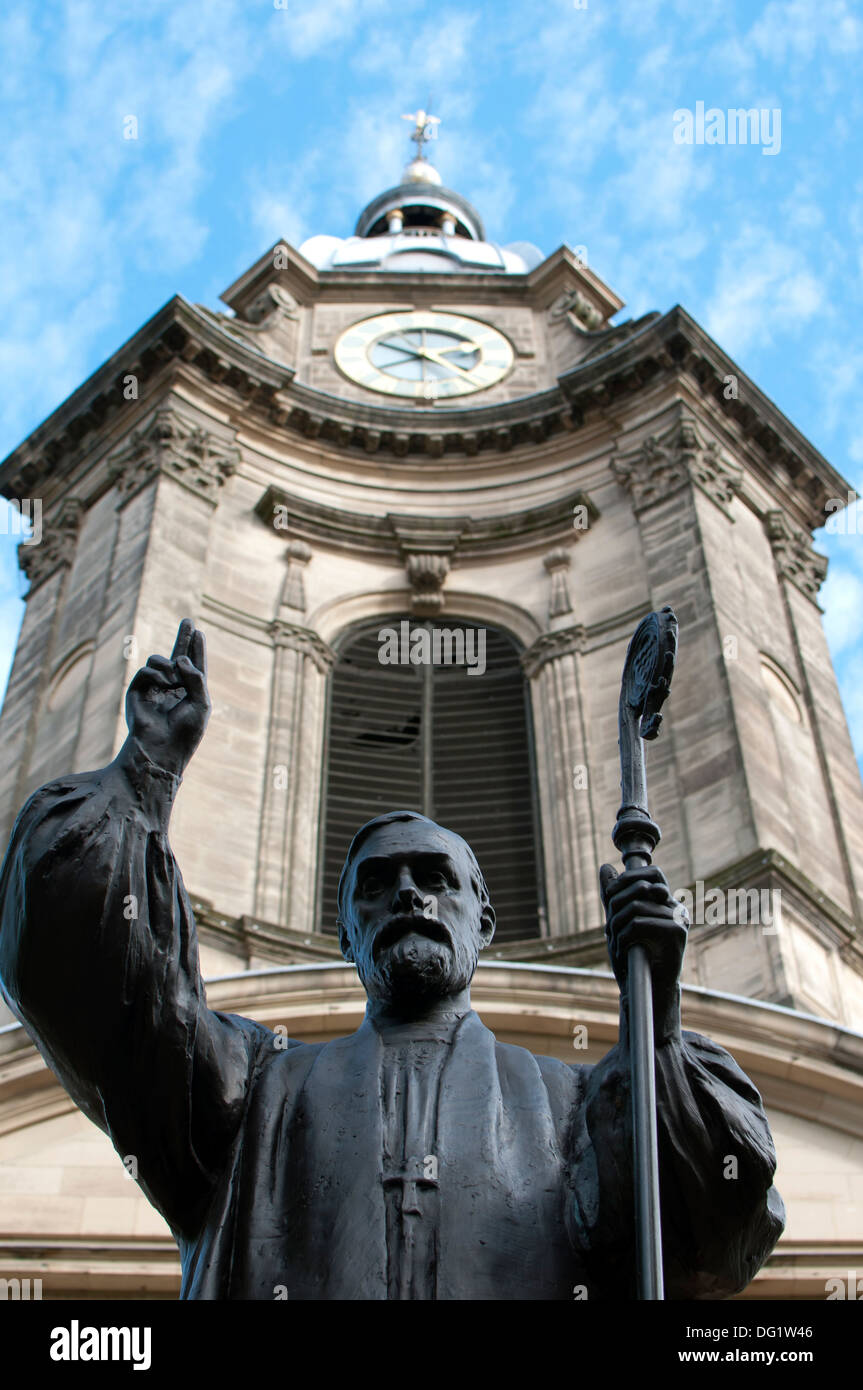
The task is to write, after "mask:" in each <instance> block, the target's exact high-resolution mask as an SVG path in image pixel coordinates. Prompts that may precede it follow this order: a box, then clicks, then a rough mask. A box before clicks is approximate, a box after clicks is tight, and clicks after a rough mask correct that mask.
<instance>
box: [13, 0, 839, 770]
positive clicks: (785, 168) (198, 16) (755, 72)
mask: <svg viewBox="0 0 863 1390" xmlns="http://www.w3.org/2000/svg"><path fill="white" fill-rule="evenodd" d="M0 44H2V51H3V52H4V54H5V55H6V61H5V62H4V64H3V65H2V69H0V130H2V142H0V149H2V159H0V209H2V212H0V215H2V226H3V236H2V245H0V389H2V395H0V400H2V411H0V435H2V437H0V457H4V456H5V455H6V453H8V452H9V450H11V449H12V448H14V447H15V446H16V445H17V444H18V443H19V442H20V441H21V439H22V438H24V437H25V436H26V435H27V434H28V433H29V432H30V430H32V429H33V428H34V427H35V426H36V425H37V424H38V423H39V422H40V421H41V420H42V419H43V418H44V416H45V415H46V414H47V413H48V412H49V411H50V410H52V409H53V408H54V407H55V406H56V405H58V404H59V403H60V402H61V401H62V400H63V399H64V398H65V397H66V396H67V395H68V394H69V393H70V392H71V391H72V390H74V388H75V387H76V386H77V385H79V383H80V382H81V381H82V380H84V378H86V377H87V376H88V375H89V373H90V372H92V371H93V370H94V369H95V368H96V367H97V366H98V365H99V364H100V363H101V362H102V361H103V360H104V359H105V358H106V357H108V356H109V355H110V354H111V353H112V352H113V351H114V350H115V349H116V348H117V347H119V346H120V344H121V343H122V342H123V341H124V340H125V339H126V338H128V337H129V336H130V335H131V334H132V333H133V332H134V331H135V330H136V329H137V328H138V327H139V326H140V325H141V324H142V323H143V322H144V321H145V320H146V319H147V318H149V317H150V315H151V314H152V313H153V312H154V311H155V310H156V309H157V308H158V307H159V306H160V305H161V304H163V303H164V302H165V300H166V299H168V298H169V297H170V296H171V295H172V294H174V293H176V292H179V293H181V294H183V295H184V296H185V297H186V298H187V299H189V300H192V301H196V302H200V303H205V304H208V305H210V306H212V307H218V295H219V293H220V291H221V290H223V289H224V288H225V287H226V286H227V285H229V284H230V283H231V281H232V280H233V279H234V278H235V277H236V276H237V275H238V274H239V273H240V272H241V271H242V270H244V269H245V268H246V267H247V266H248V265H250V264H251V263H252V262H253V261H254V260H256V259H257V257H258V256H259V255H260V254H261V253H262V252H263V251H264V250H266V249H267V248H268V247H269V246H270V245H271V244H272V243H273V242H274V241H276V240H277V239H279V238H280V237H285V238H286V239H288V240H289V241H291V242H293V243H294V244H295V245H298V244H299V243H300V242H301V241H302V240H303V239H304V238H305V237H307V236H310V235H312V234H314V233H316V232H329V233H332V234H334V235H338V236H345V235H349V234H350V232H351V231H352V230H353V223H354V220H355V218H356V214H357V212H358V211H359V209H360V207H361V206H362V205H363V203H364V202H366V201H367V200H368V199H370V198H371V197H372V196H374V194H376V193H378V192H380V191H381V190H382V189H384V188H386V187H389V186H390V185H391V184H393V183H394V182H396V181H397V176H398V174H399V171H400V169H401V167H402V165H403V163H404V162H405V159H406V157H407V154H408V151H409V149H410V146H409V144H408V141H407V139H406V135H407V131H408V127H407V125H406V123H405V122H403V121H401V120H400V116H401V114H402V112H407V111H414V110H416V108H417V106H418V105H424V104H425V102H426V99H427V97H428V95H429V93H430V92H431V93H432V94H433V107H434V110H435V111H436V112H437V113H438V114H439V115H440V116H441V117H442V122H443V124H442V127H441V134H440V139H439V140H438V142H437V143H436V144H435V145H433V146H432V151H433V157H434V160H435V162H436V164H437V165H438V167H439V169H440V170H441V173H442V175H443V177H444V181H445V182H446V183H447V184H448V185H449V186H450V187H453V188H455V189H457V190H458V191H460V192H461V193H463V194H465V195H466V196H467V197H468V198H470V199H471V200H472V201H473V202H474V203H475V204H476V205H477V206H478V207H479V209H480V211H481V213H482V214H483V216H484V218H485V222H486V228H487V233H488V235H489V237H490V238H491V239H493V240H495V241H500V242H502V243H504V244H505V243H507V242H510V241H518V240H527V241H532V242H534V243H535V244H536V245H538V246H539V247H541V248H542V250H543V251H544V252H546V253H548V252H551V251H553V250H554V249H555V248H556V247H557V246H558V245H560V243H561V242H567V243H569V244H570V245H571V246H583V247H586V248H587V256H588V260H589V263H590V265H591V266H592V267H593V268H594V269H595V270H596V271H597V272H598V273H599V274H600V275H601V276H602V278H603V279H604V280H606V281H607V282H608V283H609V284H610V285H611V286H612V287H613V288H614V289H615V290H617V291H618V293H619V294H621V295H622V297H623V298H624V299H625V300H626V301H627V308H626V309H625V310H624V316H627V317H628V316H629V315H638V314H641V313H643V312H645V311H646V310H648V309H653V308H657V309H661V310H665V309H668V308H670V307H671V305H672V304H674V303H681V304H683V305H684V307H685V308H686V309H687V310H688V311H689V312H690V313H691V314H692V315H693V316H694V317H695V318H696V319H697V320H698V321H699V322H700V323H701V324H703V326H704V327H705V328H706V329H707V330H708V332H710V333H711V334H712V335H713V336H714V337H715V338H716V339H717V340H718V342H719V343H720V344H721V345H722V347H723V348H725V350H726V351H727V352H729V353H730V354H731V356H732V357H734V358H735V359H736V360H737V361H738V363H739V364H740V366H741V367H742V368H743V370H744V371H746V372H747V373H748V374H749V375H750V376H751V377H753V378H754V380H755V381H756V382H757V383H758V385H759V386H760V387H761V389H762V390H763V391H765V392H766V393H767V395H768V396H770V397H771V398H772V399H773V400H774V401H775V402H776V404H777V405H778V406H779V408H780V409H781V410H783V411H784V412H785V413H786V414H787V415H788V416H789V417H790V419H791V420H792V421H793V422H794V424H795V425H797V426H798V428H799V429H801V430H802V431H803V433H804V434H805V435H807V436H808V437H809V438H810V439H811V440H812V442H813V443H814V444H815V445H816V446H817V447H818V448H819V449H820V450H821V451H822V453H824V454H825V455H826V456H827V457H828V458H829V459H830V460H831V462H832V463H833V464H834V465H835V467H836V468H837V469H838V470H839V471H840V473H842V474H844V476H845V477H846V478H847V479H848V480H849V483H850V484H851V485H852V487H854V488H856V489H857V491H858V492H863V408H861V399H863V344H861V339H860V334H859V332H858V324H859V322H860V319H861V300H863V253H861V232H863V168H861V159H860V153H861V147H863V142H861V139H860V134H859V132H860V129H861V115H863V84H861V83H860V80H859V73H860V69H861V60H863V16H861V14H860V12H859V11H857V10H856V8H855V5H854V4H853V3H850V2H846V0H820V3H813V0H770V3H767V4H757V3H751V2H750V3H745V0H744V2H743V3H734V0H587V2H586V4H585V3H583V0H575V3H574V2H573V0H538V3H531V4H526V3H525V0H495V3H478V4H450V3H447V0H440V2H439V3H437V4H424V3H419V0H398V2H396V0H146V3H144V0H94V3H89V0H67V3H62V0H57V2H56V3H54V4H51V5H48V6H36V5H33V3H32V0H24V3H19V0H6V4H5V6H4V10H3V14H2V16H0ZM699 101H702V102H704V103H705V106H706V107H707V108H711V107H715V108H719V109H720V110H723V111H725V110H727V109H729V108H736V107H747V108H750V107H756V108H763V109H766V110H768V111H771V112H772V111H774V110H777V109H778V110H779V111H780V112H781V141H780V144H779V148H778V150H777V152H776V153H775V154H765V153H764V152H763V149H762V147H761V146H759V145H751V144H750V145H740V144H738V145H730V144H689V145H683V144H677V143H675V140H674V128H675V122H674V112H675V111H676V110H678V109H681V108H686V109H689V110H692V111H694V110H695V108H696V103H697V102H699ZM129 115H134V116H135V117H136V118H137V122H138V138H137V139H136V140H129V139H124V138H123V131H124V121H125V118H126V117H127V116H129ZM0 505H3V504H0ZM0 525H2V514H0ZM6 529H7V530H11V523H9V522H7V525H6ZM845 529H846V531H848V530H850V528H849V527H846V528H845ZM816 540H817V543H818V546H819V548H820V549H821V550H823V551H824V552H825V553H826V554H827V555H829V557H830V573H829V576H828V579H827V583H826V585H825V587H824V589H823V591H822V603H823V606H824V608H825V610H826V616H825V622H826V625H827V632H828V638H829V641H830V647H831V651H832V654H833V659H834V662H835V665H836V669H837V674H838V676H839V682H840V688H841V690H842V695H843V699H844V702H845V708H846V711H847V713H848V717H849V721H850V723H851V727H852V734H853V737H854V741H855V747H856V751H857V754H858V757H859V756H861V755H863V648H861V643H860V640H859V621H860V619H859V615H860V614H861V612H863V517H861V518H860V520H859V525H858V527H857V528H856V532H855V533H854V534H832V535H829V534H826V533H824V532H822V533H819V535H818V536H817V537H816ZM15 544H16V543H15V540H14V538H13V537H12V536H11V535H0V685H2V686H5V682H6V676H7V671H8V665H9V662H10V660H11V654H12V650H13V647H14V643H15V638H16V634H17V630H18V626H19V624H20V618H21V612H22V603H21V598H20V595H21V593H22V591H23V588H24V581H23V578H22V577H21V576H20V575H19V574H18V571H17V561H16V556H15Z"/></svg>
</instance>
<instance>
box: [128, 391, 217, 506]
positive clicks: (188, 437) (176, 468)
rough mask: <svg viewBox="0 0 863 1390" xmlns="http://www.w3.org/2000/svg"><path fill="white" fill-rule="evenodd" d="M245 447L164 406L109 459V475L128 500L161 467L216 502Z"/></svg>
mask: <svg viewBox="0 0 863 1390" xmlns="http://www.w3.org/2000/svg"><path fill="white" fill-rule="evenodd" d="M239 463H240V451H239V449H237V448H235V447H234V446H233V445H225V444H222V443H221V441H219V440H217V439H216V438H215V437H214V436H213V435H212V434H210V433H209V432H208V431H207V430H204V429H201V428H200V427H199V426H197V425H189V424H188V423H187V422H186V421H184V420H183V419H182V418H181V417H180V416H179V415H178V414H177V413H176V411H174V410H171V409H170V408H165V409H164V410H159V411H157V412H156V415H155V416H154V418H153V419H152V420H151V421H150V422H149V423H148V424H147V425H145V426H144V427H143V428H142V429H140V430H135V432H134V433H133V435H132V438H131V439H130V440H129V442H128V443H127V444H126V445H125V446H124V447H123V448H121V450H120V452H119V453H118V454H117V455H116V456H115V457H114V459H113V460H112V461H111V463H110V465H109V476H110V478H111V480H112V481H113V482H114V483H115V485H116V487H117V490H118V492H119V495H120V500H119V505H120V506H124V505H125V503H126V502H128V501H129V499H130V498H131V497H134V496H135V494H136V493H138V492H140V490H141V489H142V488H143V487H146V486H147V484H148V483H150V482H151V481H152V480H153V478H155V477H156V476H157V475H158V474H159V473H165V474H167V475H168V476H169V477H172V478H174V479H175V481H176V482H178V483H180V484H181V486H182V487H185V488H188V490H189V491H190V492H194V493H195V494H196V495H197V496H198V497H204V498H206V500H207V501H208V502H212V503H213V504H215V503H216V502H217V501H218V497H219V489H220V488H221V487H222V486H223V484H224V483H225V480H226V479H227V478H230V477H231V475H232V474H233V473H236V471H237V468H238V467H239Z"/></svg>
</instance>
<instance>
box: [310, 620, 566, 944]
mask: <svg viewBox="0 0 863 1390" xmlns="http://www.w3.org/2000/svg"><path fill="white" fill-rule="evenodd" d="M421 632H422V633H424V634H425V637H420V636H419V634H420V633H421ZM388 634H389V635H388ZM411 652H413V654H414V658H415V660H414V661H413V662H412V661H411V659H410V657H411ZM424 655H425V656H427V657H428V658H429V659H428V660H425V661H422V660H419V661H417V660H416V658H417V657H422V656H424ZM518 657H519V653H518V649H517V647H516V644H515V642H514V641H513V639H512V638H511V637H509V636H508V635H507V634H506V633H504V632H502V631H500V630H499V629H497V628H491V627H480V626H479V625H478V624H476V623H473V622H465V621H462V620H461V619H458V618H453V617H449V616H447V618H446V621H445V622H443V621H441V620H438V622H437V623H435V624H432V623H431V622H424V621H420V620H418V619H416V618H404V617H403V616H399V617H395V618H379V619H375V621H374V622H373V623H366V624H363V626H362V627H356V628H353V629H352V630H351V631H350V632H349V633H348V634H347V635H346V636H345V638H344V640H343V642H342V644H341V645H340V651H339V659H338V661H337V663H336V666H335V668H334V670H333V674H332V677H331V686H330V699H329V719H328V738H327V750H326V760H325V787H324V795H325V803H324V833H323V844H322V855H321V860H322V872H321V883H320V891H319V901H320V921H321V929H322V930H323V931H333V930H334V923H335V919H336V913H337V905H336V890H337V886H338V880H339V873H340V871H341V867H342V863H343V862H344V857H345V854H346V852H347V848H348V845H349V844H350V841H351V838H352V836H353V835H354V833H355V831H356V830H358V829H359V827H360V826H361V825H362V824H363V823H364V822H365V821H367V820H370V819H371V818H372V817H373V816H377V815H380V814H381V813H382V812H384V811H394V810H411V811H420V812H421V813H422V814H423V815H426V816H430V817H431V818H432V819H433V820H436V821H438V823H439V824H441V825H444V826H446V827H447V828H448V829H450V830H455V831H457V833H458V834H459V835H462V836H464V838H465V839H466V840H467V841H468V843H469V844H470V846H471V848H472V849H473V851H474V853H475V854H476V857H477V859H478V861H479V864H480V867H481V869H482V871H483V874H484V875H485V878H486V882H487V883H488V888H489V893H490V894H491V900H492V903H493V905H494V908H495V911H496V913H497V939H498V940H507V939H509V940H512V939H516V938H523V937H531V936H538V935H539V934H540V925H539V924H540V920H541V917H542V915H543V914H542V897H541V881H540V874H539V864H540V861H541V855H540V853H539V845H538V832H537V827H538V815H537V810H536V806H537V801H536V791H535V775H534V767H533V739H532V734H531V727H530V710H529V703H528V697H527V688H526V681H525V677H524V673H523V672H522V669H521V666H520V664H519V659H518ZM392 658H395V659H394V660H393V659H392Z"/></svg>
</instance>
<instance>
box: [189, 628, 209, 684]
mask: <svg viewBox="0 0 863 1390" xmlns="http://www.w3.org/2000/svg"><path fill="white" fill-rule="evenodd" d="M189 657H190V658H191V661H192V665H193V666H197V668H198V670H199V671H200V672H201V674H202V675H203V676H206V674H207V641H206V638H205V637H204V634H203V632H202V631H201V629H200V628H199V627H196V628H195V630H194V632H193V633H192V640H191V642H190V643H189Z"/></svg>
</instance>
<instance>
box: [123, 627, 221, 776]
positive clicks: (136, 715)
mask: <svg viewBox="0 0 863 1390" xmlns="http://www.w3.org/2000/svg"><path fill="white" fill-rule="evenodd" d="M209 717H210V697H209V695H208V693H207V653H206V645H205V642H204V634H203V632H201V631H200V630H199V629H198V628H196V627H195V624H194V623H193V622H192V620H191V618H184V619H183V621H182V622H181V623H180V626H179V628H178V630H177V640H176V642H175V643H174V650H173V651H172V653H171V655H170V657H165V656H151V657H150V658H149V659H148V661H147V664H146V666H142V667H141V669H140V671H138V672H137V674H136V675H135V676H134V677H133V679H132V681H131V683H130V685H129V689H128V690H127V691H126V723H127V724H128V726H129V732H130V734H131V735H132V736H133V738H136V739H137V740H138V742H139V743H140V745H141V747H142V748H143V750H144V752H145V753H146V754H147V757H148V758H150V759H151V761H152V762H154V763H155V764H156V766H157V767H162V768H164V769H165V770H166V771H167V772H173V773H175V774H176V775H177V776H178V777H179V776H181V775H182V772H183V769H184V768H185V766H186V764H187V762H188V761H189V759H190V758H191V756H192V754H193V753H194V751H195V749H196V748H197V746H198V744H199V743H200V741H201V739H202V737H203V735H204V729H205V728H206V727H207V720H208V719H209Z"/></svg>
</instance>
